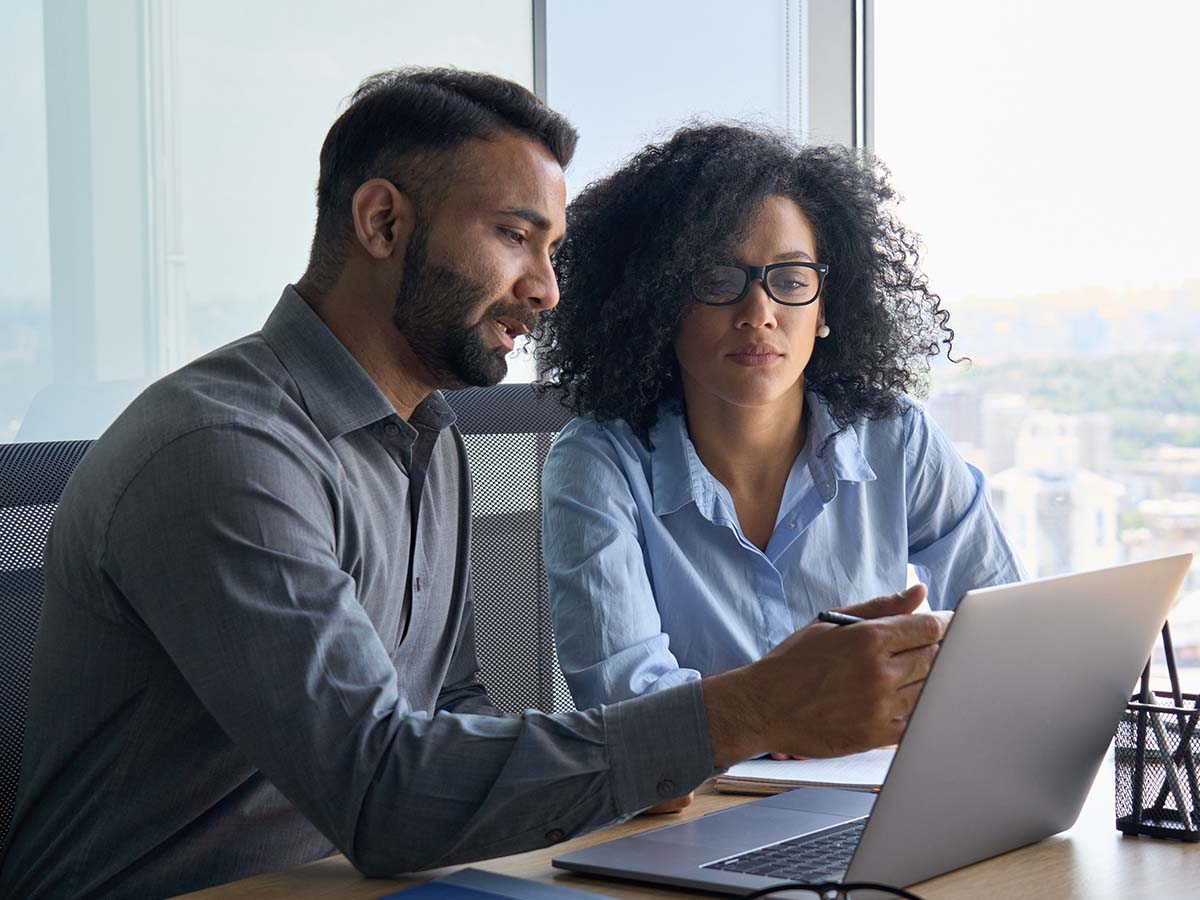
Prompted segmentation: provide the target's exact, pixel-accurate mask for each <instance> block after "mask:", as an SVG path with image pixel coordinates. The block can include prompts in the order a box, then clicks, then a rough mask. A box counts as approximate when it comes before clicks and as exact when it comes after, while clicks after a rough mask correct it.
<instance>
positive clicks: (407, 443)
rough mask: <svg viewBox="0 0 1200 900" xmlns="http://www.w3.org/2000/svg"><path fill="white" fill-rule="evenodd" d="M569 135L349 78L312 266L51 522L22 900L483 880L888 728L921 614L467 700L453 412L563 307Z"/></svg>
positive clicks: (467, 611)
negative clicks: (614, 696) (658, 673)
mask: <svg viewBox="0 0 1200 900" xmlns="http://www.w3.org/2000/svg"><path fill="white" fill-rule="evenodd" d="M574 143H575V134H574V132H573V130H572V129H571V127H570V126H569V125H568V124H567V123H566V122H565V121H564V120H563V119H562V118H561V117H559V116H558V115H557V114H555V113H554V112H552V111H550V110H549V109H547V108H545V107H544V106H543V105H542V104H540V103H539V102H538V101H537V100H536V99H535V98H534V97H533V96H532V95H531V94H529V93H528V92H527V91H525V90H524V89H522V88H520V87H519V86H517V85H514V84H511V83H508V82H505V81H503V80H501V79H498V78H494V77H492V76H487V75H479V74H473V73H467V72H455V71H445V70H433V71H421V70H410V71H398V72H389V73H384V74H382V75H379V76H376V77H374V78H372V79H369V80H368V81H367V82H365V83H364V84H363V85H362V86H361V87H360V88H359V90H358V92H357V93H356V94H355V97H354V99H353V102H352V103H351V105H350V106H349V108H348V109H347V110H346V112H345V113H344V114H343V115H342V116H341V117H340V118H339V119H338V121H337V122H336V123H334V125H333V127H332V128H331V130H330V132H329V135H328V136H327V138H326V140H325V144H324V146H323V148H322V150H321V174H320V181H319V185H318V192H317V199H318V220H317V227H316V235H315V238H314V240H313V247H312V255H311V260H310V265H309V268H308V271H307V272H306V273H305V275H304V277H303V278H301V279H300V281H299V282H298V283H297V284H296V285H295V287H294V288H293V287H290V286H289V287H288V288H286V289H285V290H284V292H283V296H282V298H281V299H280V301H279V303H278V305H277V306H276V307H275V310H274V312H273V313H272V314H271V316H270V318H269V319H268V320H267V323H266V325H265V326H264V327H263V329H262V331H261V332H259V333H257V334H253V335H250V336H248V337H246V338H243V339H242V340H240V341H237V342H235V343H233V344H230V345H229V346H227V347H224V348H222V349H220V350H217V351H215V352H214V353H212V354H210V355H209V356H207V357H204V358H202V359H200V360H197V361H196V362H194V363H192V364H190V365H188V366H185V367H184V368H183V369H181V370H179V371H178V372H176V373H174V374H172V375H170V376H168V377H166V378H164V379H163V380H162V381H160V382H158V383H157V384H156V385H154V386H152V387H151V388H150V389H149V390H147V391H146V392H145V393H144V394H143V395H142V396H141V397H140V398H139V399H138V400H136V401H135V402H134V403H133V404H132V405H131V406H130V408H129V409H128V410H127V411H126V412H125V413H124V414H123V415H122V416H121V418H120V419H118V420H117V422H116V423H115V424H114V425H113V426H112V427H111V428H110V429H109V430H108V431H107V432H106V433H105V434H104V436H103V437H102V438H101V439H100V440H99V441H98V442H97V443H96V445H95V446H94V447H93V448H92V449H91V451H90V452H89V453H88V455H87V456H86V457H85V459H84V460H83V462H82V463H81V465H80V467H79V470H78V471H77V473H76V475H75V477H74V478H73V479H72V481H71V483H70V484H69V485H68V487H67V490H66V492H65V494H64V496H63V498H62V503H61V505H60V507H59V510H58V514H57V517H56V520H55V525H54V529H53V533H52V535H51V539H50V543H49V547H48V550H47V557H46V585H47V586H46V599H45V606H44V610H43V615H42V622H41V627H40V631H39V637H38V645H37V650H36V661H35V667H34V676H33V687H32V699H31V704H30V707H31V711H30V716H29V723H28V729H27V734H26V741H25V759H24V765H23V771H22V781H21V786H20V791H19V798H18V804H17V809H16V812H15V817H14V822H13V836H12V839H11V842H10V844H11V845H10V849H9V851H8V855H7V858H6V860H5V867H4V870H3V874H2V875H0V894H2V895H3V896H5V897H8V898H18V897H21V898H24V897H35V898H44V897H74V898H95V897H151V896H168V895H172V894H176V893H180V892H183V891H188V890H193V889H197V888H201V887H204V886H206V885H210V884H214V883H219V882H223V881H229V880H232V879H236V878H241V877H244V876H247V875H251V874H254V873H257V872H263V871H270V870H278V869H281V868H284V867H287V866H290V865H294V864H297V863H301V862H305V861H308V860H312V859H316V858H319V857H322V856H326V855H328V854H331V853H334V852H336V851H341V852H342V853H345V854H346V855H347V856H348V857H349V858H350V860H351V861H352V862H353V863H354V865H355V866H357V867H358V868H359V869H361V870H362V871H363V872H364V873H367V874H374V875H384V874H389V873H394V872H400V871H406V870H415V869H421V868H426V867H431V866H438V865H444V864H448V863H454V862H463V861H467V860H471V859H478V858H482V857H488V856H496V855H500V854H505V853H512V852H515V851H519V850H528V849H531V848H534V847H538V846H544V845H546V844H548V843H552V842H555V841H559V840H562V839H563V838H565V837H567V836H570V835H573V834H576V833H579V832H581V831H584V830H586V829H591V828H596V827H599V826H602V825H605V824H607V823H610V822H613V821H614V820H617V819H620V818H622V817H625V816H629V815H631V814H633V813H635V812H637V811H639V810H642V809H645V808H646V807H649V806H652V805H654V804H657V803H659V802H660V801H663V800H669V799H671V798H675V797H678V796H680V795H683V794H686V793H687V792H688V791H689V790H691V789H692V788H693V787H694V786H695V785H696V784H698V783H699V782H701V781H703V780H704V779H706V778H708V777H709V776H710V775H712V774H714V772H715V771H717V770H719V769H720V768H721V767H724V766H728V765H730V764H731V763H733V762H735V761H737V760H739V759H742V758H745V757H747V756H750V755H753V754H757V753H760V752H764V751H779V752H785V753H795V754H809V755H829V754H834V753H842V752H849V751H855V750H861V749H865V748H867V747H872V746H877V745H880V744H885V743H890V742H894V741H895V740H896V739H897V738H898V736H899V734H900V732H901V731H902V729H903V722H904V717H905V716H906V715H907V713H908V712H909V710H910V709H911V707H912V704H913V702H914V700H915V697H916V694H917V692H918V690H919V687H920V683H921V681H922V680H923V678H924V677H925V674H926V672H927V671H928V667H929V665H930V663H931V660H932V658H933V654H934V652H935V644H936V641H937V640H938V639H939V638H940V637H941V634H942V630H943V626H942V623H941V622H940V621H939V620H938V619H937V618H935V617H934V616H919V615H914V616H908V615H895V616H893V617H890V618H888V617H885V618H880V619H879V620H878V621H877V622H871V623H866V624H864V625H860V626H854V627H851V628H842V629H836V628H832V627H831V626H826V625H813V626H809V627H808V628H806V629H804V630H802V631H800V632H798V633H797V634H796V635H794V636H793V637H792V638H790V639H789V640H788V641H786V642H784V644H782V645H780V647H779V648H778V649H777V650H776V651H775V652H773V653H772V654H771V655H769V656H768V657H766V658H765V659H763V660H761V661H760V662H758V663H755V664H754V665H752V666H749V667H747V668H745V669H742V670H736V671H733V672H729V673H726V674H724V675H720V676H717V677H713V678H709V679H706V680H704V681H703V682H697V683H693V684H689V685H685V686H681V687H680V688H678V689H676V690H672V691H667V692H664V693H661V694H656V695H654V696H650V697H645V698H640V699H636V700H633V701H630V702H627V703H621V704H616V705H613V706H610V707H606V708H603V709H599V710H588V711H582V712H575V713H565V714H560V715H553V716H551V715H545V714H542V713H538V712H530V713H526V714H525V715H524V716H521V717H507V716H503V715H501V714H500V713H499V712H498V711H497V710H496V709H495V708H494V707H493V706H492V704H491V702H490V701H489V699H488V697H487V694H486V692H485V690H484V687H483V686H482V685H481V684H480V683H479V681H478V680H477V677H476V668H477V667H476V662H475V648H474V634H473V632H474V622H473V617H472V604H471V583H470V573H469V570H468V548H467V543H466V542H467V534H468V517H469V498H468V489H469V487H468V485H469V483H468V473H467V471H466V463H465V457H464V455H463V450H462V441H461V438H460V437H459V435H458V433H457V431H456V429H455V428H454V426H453V421H454V417H453V414H452V412H451V411H450V409H449V408H448V407H447V405H446V403H445V401H444V400H443V399H442V398H441V395H440V394H439V393H438V389H439V388H443V387H452V386H460V385H464V384H492V383H495V382H496V381H498V380H499V379H500V378H501V377H502V376H503V374H504V371H505V362H504V358H505V355H506V353H507V352H508V351H509V350H510V349H511V348H512V345H513V340H514V339H515V338H516V337H517V336H519V335H521V334H524V333H525V332H527V331H528V330H529V329H530V328H531V327H532V326H533V325H534V323H535V321H536V316H537V315H538V314H539V313H540V312H542V311H544V310H546V309H549V308H551V307H553V306H554V304H555V303H556V302H557V300H558V289H557V286H556V284H555V278H554V273H553V271H552V269H551V254H552V252H553V250H554V247H555V244H556V243H557V242H558V241H559V240H560V239H561V237H562V235H563V231H564V204H565V187H564V182H563V175H562V167H563V166H565V165H566V164H567V162H568V161H569V159H570V157H571V154H572V150H573V147H574ZM919 600H920V593H919V591H917V592H910V593H909V594H906V595H903V596H897V597H892V598H885V599H881V600H878V601H873V603H872V604H867V605H864V606H862V607H857V608H854V609H855V611H857V612H859V613H860V614H863V615H867V616H887V615H888V614H903V613H909V612H911V611H912V609H913V607H914V606H915V605H916V603H917V602H918V601H919Z"/></svg>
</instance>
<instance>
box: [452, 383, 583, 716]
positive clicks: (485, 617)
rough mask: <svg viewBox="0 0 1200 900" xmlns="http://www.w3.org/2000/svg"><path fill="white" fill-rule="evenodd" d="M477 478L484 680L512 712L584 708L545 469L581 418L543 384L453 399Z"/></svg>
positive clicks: (478, 611) (475, 549)
mask: <svg viewBox="0 0 1200 900" xmlns="http://www.w3.org/2000/svg"><path fill="white" fill-rule="evenodd" d="M446 399H447V401H448V402H449V403H450V405H451V406H452V407H453V408H454V411H455V413H456V414H457V415H458V428H459V430H460V431H461V432H462V435H463V442H464V443H465V444H466V446H467V459H468V461H469V462H470V465H471V472H472V474H473V476H474V497H473V502H474V508H473V509H472V521H473V526H474V534H473V538H472V542H471V569H472V572H473V575H474V582H475V623H476V635H477V640H478V650H479V667H480V676H481V678H482V680H483V683H484V684H486V685H487V688H488V693H489V694H491V696H492V699H493V700H495V701H496V705H497V706H499V707H500V708H501V709H503V710H505V711H507V712H522V711H524V710H526V709H540V710H543V711H544V712H557V711H562V710H570V709H574V708H575V706H574V704H573V703H572V701H571V692H570V690H569V689H568V688H567V683H566V680H565V679H564V678H563V675H562V670H561V669H560V668H559V665H558V656H557V654H556V653H555V652H554V629H553V628H552V626H551V623H550V602H549V597H548V594H547V591H546V568H545V565H544V564H543V562H542V463H543V462H545V460H546V454H547V453H548V452H549V451H550V444H551V443H552V442H553V441H554V438H555V436H556V435H557V434H558V431H559V429H561V428H562V427H563V425H565V424H566V423H567V421H568V420H569V419H570V418H571V413H570V412H569V411H568V410H567V409H566V408H564V407H563V405H562V404H561V403H559V402H558V401H557V399H555V398H554V397H553V396H548V395H546V396H544V395H541V394H540V393H539V392H538V391H537V390H536V389H535V388H534V387H533V385H528V384H501V385H497V386H496V387H491V388H465V389H464V390H461V391H449V392H447V393H446Z"/></svg>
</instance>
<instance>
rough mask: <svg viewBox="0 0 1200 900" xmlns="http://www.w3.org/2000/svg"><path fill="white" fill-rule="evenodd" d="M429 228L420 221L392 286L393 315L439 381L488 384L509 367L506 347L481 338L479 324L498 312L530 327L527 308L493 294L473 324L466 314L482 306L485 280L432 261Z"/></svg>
mask: <svg viewBox="0 0 1200 900" xmlns="http://www.w3.org/2000/svg"><path fill="white" fill-rule="evenodd" d="M427 239H428V233H427V232H426V231H425V229H424V228H423V227H421V226H419V225H418V227H417V229H416V231H415V232H414V233H413V236H412V240H411V241H410V243H409V246H408V250H407V251H406V253H405V255H404V278H403V280H402V281H401V282H400V287H399V288H397V290H396V307H395V311H394V313H393V315H392V321H393V322H394V323H395V325H396V328H398V329H399V330H400V333H401V334H402V335H404V337H405V339H406V340H407V341H408V343H409V346H410V347H412V350H413V353H415V354H416V356H417V358H418V359H419V360H421V362H422V363H424V364H425V367H426V368H427V369H429V371H430V372H431V373H432V374H433V376H434V377H435V378H436V379H437V380H438V382H439V385H440V386H444V387H462V386H464V385H476V386H480V387H483V386H488V385H493V384H496V383H497V382H499V381H500V380H501V379H503V378H504V376H505V375H506V374H507V373H508V363H507V362H506V361H505V358H504V357H505V355H506V353H505V351H504V349H503V348H501V347H489V346H488V345H487V344H485V343H484V340H483V330H484V329H485V328H491V327H492V322H493V319H494V318H495V317H496V316H504V317H505V318H509V319H513V320H514V321H517V322H524V323H525V324H526V326H527V327H529V328H530V330H532V328H533V324H534V322H533V321H531V317H530V313H529V310H528V308H526V307H524V306H523V305H521V304H518V303H515V302H514V303H508V302H505V301H504V300H497V301H495V302H494V303H492V304H491V305H490V306H488V308H487V309H486V310H485V311H484V313H483V317H482V318H481V319H480V320H479V321H478V322H477V323H476V324H474V325H468V324H467V323H466V321H465V318H466V317H467V316H468V315H470V314H471V313H472V312H473V311H475V310H477V309H479V308H480V306H482V305H483V304H484V303H485V302H486V300H487V298H488V295H489V294H490V293H491V291H489V289H488V287H487V285H485V284H483V283H482V282H479V281H476V280H475V279H473V278H471V277H469V276H467V275H464V274H462V273H461V272H457V271H455V270H453V269H449V268H446V267H445V266H438V265H433V264H432V263H430V262H429V260H428V257H427V254H426V241H427Z"/></svg>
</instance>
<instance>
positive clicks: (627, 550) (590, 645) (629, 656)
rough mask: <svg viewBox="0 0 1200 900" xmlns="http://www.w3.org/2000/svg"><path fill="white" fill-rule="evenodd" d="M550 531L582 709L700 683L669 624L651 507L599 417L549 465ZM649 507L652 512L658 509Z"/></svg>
mask: <svg viewBox="0 0 1200 900" xmlns="http://www.w3.org/2000/svg"><path fill="white" fill-rule="evenodd" d="M542 512H543V528H542V539H543V542H544V545H545V559H546V580H547V584H548V587H549V591H550V610H551V614H552V618H553V621H554V635H555V642H556V646H557V649H558V659H559V664H560V665H561V666H562V670H563V675H564V676H565V677H566V680H567V684H568V686H569V687H570V688H571V694H572V695H573V696H574V698H575V704H576V705H577V706H579V707H580V708H581V709H582V708H586V707H590V706H596V705H598V704H601V703H611V702H613V701H617V700H623V699H626V698H629V697H636V696H638V695H641V694H647V693H652V692H654V691H662V690H667V689H669V688H672V687H675V686H677V685H679V684H682V683H685V682H688V681H695V680H698V679H699V678H700V673H699V672H698V671H696V670H695V669H685V668H682V667H681V666H680V665H679V662H678V660H677V659H676V658H675V656H674V654H672V653H671V649H670V639H669V636H668V635H667V634H666V633H665V632H664V631H663V628H662V620H661V618H660V617H659V613H658V606H657V604H656V603H655V599H654V589H653V587H652V586H651V582H650V577H649V575H648V574H647V571H646V558H645V551H644V547H643V545H642V539H641V536H642V534H643V531H642V528H641V527H640V524H639V521H640V516H641V514H642V513H641V511H640V510H639V508H638V504H637V502H636V500H635V499H634V496H633V491H632V489H631V487H630V482H629V479H628V478H626V476H625V474H624V472H623V470H622V466H621V464H620V462H618V458H617V452H616V450H615V449H614V448H613V446H612V443H611V442H610V441H609V439H608V437H607V436H606V435H605V434H604V432H603V431H602V430H601V429H600V428H599V427H598V426H596V425H594V424H590V423H581V424H579V425H577V426H576V427H574V428H570V429H568V430H567V431H565V432H564V434H563V436H562V437H560V438H559V439H558V440H557V441H556V442H555V444H554V446H553V447H552V448H551V450H550V454H549V456H548V457H547V459H546V464H545V466H544V468H543V470H542ZM648 514H649V513H648Z"/></svg>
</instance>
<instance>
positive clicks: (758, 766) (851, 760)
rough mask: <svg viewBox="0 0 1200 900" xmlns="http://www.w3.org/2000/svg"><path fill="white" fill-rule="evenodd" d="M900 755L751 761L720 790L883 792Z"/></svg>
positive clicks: (721, 780)
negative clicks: (819, 788) (809, 788)
mask: <svg viewBox="0 0 1200 900" xmlns="http://www.w3.org/2000/svg"><path fill="white" fill-rule="evenodd" d="M895 755H896V751H895V749H894V748H891V747H889V748H886V749H882V750H868V751H867V752H866V753H855V754H853V755H852V756H839V757H835V758H833V759H787V760H773V759H751V760H747V761H746V762H743V763H738V764H737V765H735V766H732V767H730V769H729V771H728V772H726V773H725V774H724V775H721V776H719V777H718V778H717V780H716V786H717V790H721V791H731V792H737V791H743V790H744V791H746V792H749V793H756V794H757V793H778V792H779V791H786V790H791V789H792V788H795V787H802V786H805V785H820V786H825V787H844V788H851V789H854V790H860V791H874V790H879V786H880V785H881V784H883V779H884V778H885V777H886V776H887V771H888V769H889V768H890V767H891V765H892V759H893V757H894V756H895Z"/></svg>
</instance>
